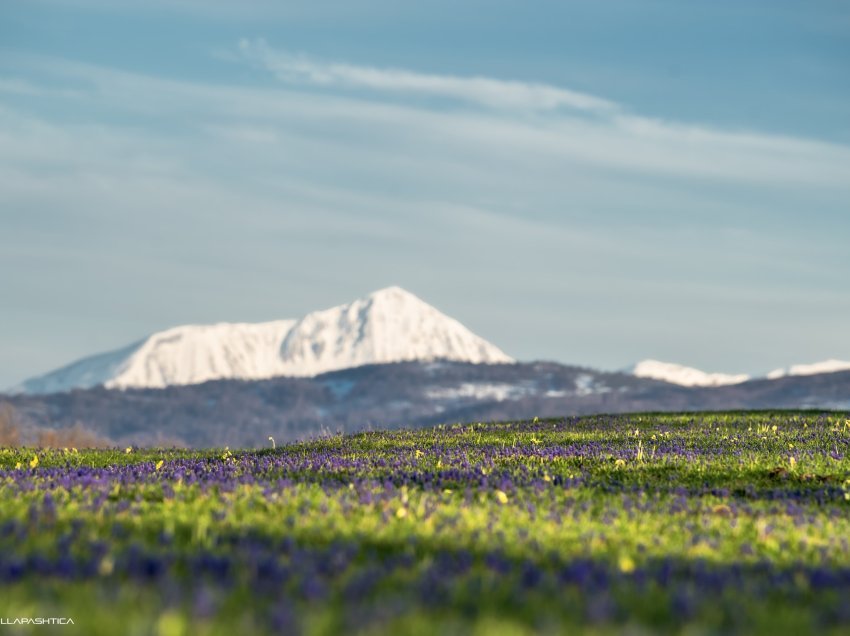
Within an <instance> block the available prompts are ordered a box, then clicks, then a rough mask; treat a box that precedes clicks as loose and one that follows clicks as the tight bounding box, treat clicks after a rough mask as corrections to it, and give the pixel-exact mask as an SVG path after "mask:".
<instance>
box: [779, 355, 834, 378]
mask: <svg viewBox="0 0 850 636" xmlns="http://www.w3.org/2000/svg"><path fill="white" fill-rule="evenodd" d="M847 370H850V362H847V361H845V360H835V359H831V360H823V361H822V362H813V363H812V364H794V365H792V366H790V367H788V368H787V369H774V370H773V371H771V372H770V373H768V374H767V377H768V379H770V380H774V379H776V378H783V377H785V376H788V375H818V374H819V373H835V372H837V371H847Z"/></svg>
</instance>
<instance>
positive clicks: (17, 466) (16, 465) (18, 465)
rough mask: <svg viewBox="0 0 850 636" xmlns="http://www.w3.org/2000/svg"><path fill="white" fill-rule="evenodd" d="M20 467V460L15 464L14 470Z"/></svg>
mask: <svg viewBox="0 0 850 636" xmlns="http://www.w3.org/2000/svg"><path fill="white" fill-rule="evenodd" d="M20 469H21V462H18V463H17V464H15V470H20Z"/></svg>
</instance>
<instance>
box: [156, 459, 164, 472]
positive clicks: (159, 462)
mask: <svg viewBox="0 0 850 636" xmlns="http://www.w3.org/2000/svg"><path fill="white" fill-rule="evenodd" d="M164 463H165V462H164V461H163V460H161V459H160V460H159V461H158V462H157V463H156V470H159V469H160V468H162V465H163V464H164Z"/></svg>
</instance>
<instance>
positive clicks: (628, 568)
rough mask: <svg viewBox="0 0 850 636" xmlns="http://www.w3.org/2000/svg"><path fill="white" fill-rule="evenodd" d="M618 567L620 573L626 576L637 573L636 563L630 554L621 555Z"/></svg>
mask: <svg viewBox="0 0 850 636" xmlns="http://www.w3.org/2000/svg"><path fill="white" fill-rule="evenodd" d="M617 565H618V566H619V568H620V572H623V573H624V574H629V573H630V572H634V571H635V562H634V561H633V560H632V558H631V557H630V556H629V555H628V554H623V555H620V560H619V561H618V562H617Z"/></svg>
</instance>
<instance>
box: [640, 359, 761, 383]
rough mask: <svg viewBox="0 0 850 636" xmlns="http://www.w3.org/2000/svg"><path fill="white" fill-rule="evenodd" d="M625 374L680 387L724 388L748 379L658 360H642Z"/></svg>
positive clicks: (743, 376) (742, 375)
mask: <svg viewBox="0 0 850 636" xmlns="http://www.w3.org/2000/svg"><path fill="white" fill-rule="evenodd" d="M627 373H630V374H632V375H634V376H636V377H638V378H650V379H652V380H661V381H662V382H669V383H671V384H678V385H681V386H725V385H728V384H740V383H741V382H746V381H747V380H749V379H750V376H748V375H744V374H739V375H729V374H726V373H706V372H705V371H700V370H699V369H694V368H693V367H686V366H682V365H681V364H674V363H672V362H660V361H659V360H642V361H641V362H638V363H637V364H636V365H634V366H633V367H631V368H629V369H627Z"/></svg>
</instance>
